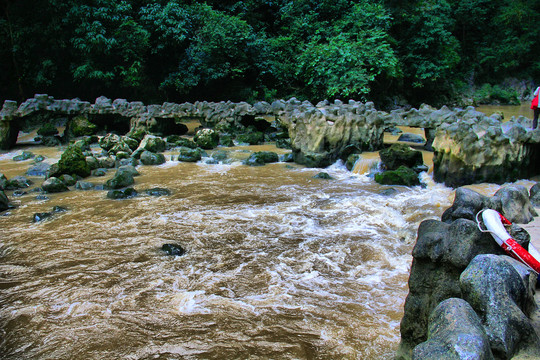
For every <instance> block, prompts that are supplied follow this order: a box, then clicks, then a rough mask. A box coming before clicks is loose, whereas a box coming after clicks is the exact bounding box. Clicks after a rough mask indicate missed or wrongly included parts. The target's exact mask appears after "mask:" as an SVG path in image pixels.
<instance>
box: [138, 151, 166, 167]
mask: <svg viewBox="0 0 540 360" xmlns="http://www.w3.org/2000/svg"><path fill="white" fill-rule="evenodd" d="M140 161H141V163H142V164H143V165H161V164H163V163H165V161H166V160H165V155H163V154H161V153H153V152H150V151H148V150H144V151H143V153H142V154H141V158H140Z"/></svg>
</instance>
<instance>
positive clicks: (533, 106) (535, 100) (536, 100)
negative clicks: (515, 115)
mask: <svg viewBox="0 0 540 360" xmlns="http://www.w3.org/2000/svg"><path fill="white" fill-rule="evenodd" d="M538 95H540V93H539V94H537V95H536V96H535V97H534V98H533V100H532V103H531V109H536V108H538Z"/></svg>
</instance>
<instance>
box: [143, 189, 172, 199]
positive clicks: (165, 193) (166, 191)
mask: <svg viewBox="0 0 540 360" xmlns="http://www.w3.org/2000/svg"><path fill="white" fill-rule="evenodd" d="M145 193H146V194H148V195H150V196H156V197H157V196H169V195H171V190H169V189H165V188H160V187H157V188H152V189H147V190H146V191H145Z"/></svg>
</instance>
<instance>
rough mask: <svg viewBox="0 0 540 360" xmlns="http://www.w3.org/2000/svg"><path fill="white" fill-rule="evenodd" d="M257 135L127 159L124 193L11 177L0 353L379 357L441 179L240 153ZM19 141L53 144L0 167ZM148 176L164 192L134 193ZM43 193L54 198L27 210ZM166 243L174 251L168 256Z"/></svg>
mask: <svg viewBox="0 0 540 360" xmlns="http://www.w3.org/2000/svg"><path fill="white" fill-rule="evenodd" d="M261 149H266V150H268V149H269V148H268V146H266V147H248V148H232V149H229V150H230V151H231V153H232V156H233V158H234V159H236V160H235V161H233V162H232V163H230V164H205V163H204V162H200V163H197V164H191V163H179V162H177V161H172V160H169V161H167V163H165V164H163V165H161V166H139V167H138V170H139V172H140V173H141V175H140V176H138V177H136V178H135V181H136V183H135V189H136V190H138V191H139V193H140V195H139V196H138V197H135V198H132V199H127V200H110V199H107V198H106V191H104V190H89V191H77V190H72V191H69V192H65V193H59V194H48V195H47V197H48V198H49V199H48V200H40V198H38V197H37V195H38V193H36V192H32V190H31V189H28V190H27V193H26V194H23V195H21V196H14V194H13V192H8V196H9V197H10V199H11V200H12V202H13V203H14V204H15V205H17V207H16V208H15V209H13V210H10V211H9V212H8V214H7V215H5V216H0V358H1V359H388V358H392V356H393V354H394V352H395V350H396V348H397V346H398V344H399V322H400V321H401V318H402V315H403V303H404V301H405V297H406V295H407V292H408V289H407V280H408V274H409V268H410V264H411V260H412V257H411V255H410V254H411V250H412V247H413V245H414V241H415V237H416V229H417V227H418V225H419V223H420V222H421V221H423V220H425V219H428V218H438V217H440V216H441V214H442V212H443V211H444V209H446V208H447V207H448V206H450V204H451V202H452V200H453V191H452V190H451V189H449V188H446V187H445V186H443V185H440V184H435V183H433V181H432V180H431V178H430V175H428V174H425V173H424V174H423V175H422V176H423V180H424V181H425V182H426V183H427V187H425V188H422V187H414V188H404V187H398V186H395V187H393V188H394V189H395V190H397V191H395V192H394V193H389V194H386V195H384V194H383V193H382V192H383V191H384V190H388V189H389V188H390V187H388V186H381V185H377V184H376V183H375V182H374V181H373V180H372V179H371V178H370V177H368V176H366V175H365V174H364V172H365V170H356V173H354V172H353V173H351V172H349V171H347V170H346V169H345V168H344V166H343V165H342V164H339V163H338V164H335V165H333V166H332V167H330V168H328V169H325V170H324V171H326V172H328V173H329V174H330V175H331V176H332V177H333V178H334V179H333V180H324V179H316V178H314V177H313V176H314V175H316V174H317V173H318V172H319V171H321V169H306V168H303V167H301V166H297V165H288V164H285V163H276V164H268V165H266V166H264V167H247V166H244V165H242V164H241V159H242V158H245V157H247V155H248V154H247V153H246V151H254V150H261ZM22 150H30V151H32V152H34V153H35V154H43V155H44V156H45V157H46V158H47V160H46V161H48V162H50V163H54V162H56V161H57V160H58V158H59V156H60V152H59V151H58V150H56V149H51V148H44V147H39V146H32V147H28V148H26V147H19V148H17V149H15V150H13V151H10V152H3V153H0V172H1V173H4V174H5V175H6V176H7V177H8V178H11V177H13V176H15V175H22V174H24V172H25V171H26V170H27V169H28V168H29V167H31V166H32V165H33V162H32V161H31V160H29V161H24V162H14V161H13V160H12V158H13V156H15V155H17V154H20V152H21V151H22ZM274 150H276V149H274ZM172 155H174V150H173V151H172V152H170V153H168V154H167V158H168V159H170V158H171V156H172ZM366 158H369V156H367V157H366ZM373 158H375V159H376V155H372V159H373ZM368 162H369V161H368ZM373 162H374V161H373V160H371V162H370V164H371V165H367V169H369V168H370V167H373ZM113 173H114V171H112V170H111V171H110V173H109V176H112V174H113ZM106 178H107V177H105V178H90V179H89V181H91V182H94V183H96V184H103V183H104V181H105V180H106ZM31 179H33V180H34V181H35V186H39V185H40V184H41V182H42V181H43V179H40V178H31ZM154 187H163V188H167V189H169V190H170V191H171V195H169V196H161V197H153V196H149V195H146V194H145V193H144V190H146V189H149V188H154ZM490 189H491V188H490ZM54 206H62V207H64V208H66V209H67V211H66V212H63V213H57V214H55V215H54V216H53V217H52V218H50V219H47V220H45V221H42V222H38V223H33V222H32V216H33V214H35V213H39V212H47V211H51V210H52V208H53V207H54ZM164 243H177V244H180V245H182V246H183V247H184V248H185V249H186V250H187V253H186V255H184V256H181V257H170V256H167V255H165V254H164V253H163V252H162V251H161V249H160V248H161V246H162V245H163V244H164Z"/></svg>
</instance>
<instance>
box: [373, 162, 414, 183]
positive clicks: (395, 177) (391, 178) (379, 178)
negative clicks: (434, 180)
mask: <svg viewBox="0 0 540 360" xmlns="http://www.w3.org/2000/svg"><path fill="white" fill-rule="evenodd" d="M375 181H376V182H377V183H379V184H382V185H405V186H416V185H420V179H419V178H418V174H417V173H416V171H414V170H413V169H411V168H409V167H407V166H404V165H401V166H400V167H399V168H397V169H396V170H387V171H383V172H380V173H376V174H375Z"/></svg>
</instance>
